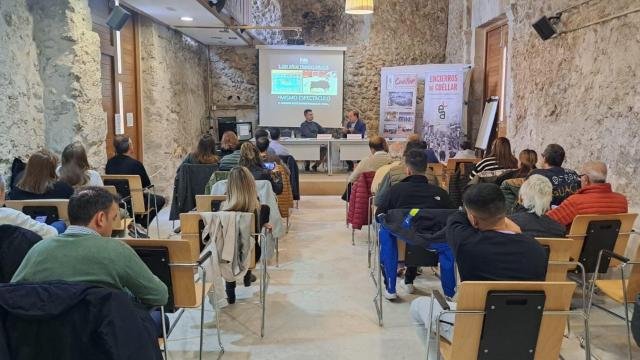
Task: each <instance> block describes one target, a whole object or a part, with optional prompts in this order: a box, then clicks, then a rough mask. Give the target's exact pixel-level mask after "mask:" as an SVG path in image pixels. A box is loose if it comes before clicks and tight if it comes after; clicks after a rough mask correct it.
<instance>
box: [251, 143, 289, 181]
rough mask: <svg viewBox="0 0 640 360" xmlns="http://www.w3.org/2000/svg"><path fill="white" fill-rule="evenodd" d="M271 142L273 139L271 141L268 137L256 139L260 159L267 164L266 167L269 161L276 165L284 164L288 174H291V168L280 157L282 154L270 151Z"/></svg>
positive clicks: (283, 166)
mask: <svg viewBox="0 0 640 360" xmlns="http://www.w3.org/2000/svg"><path fill="white" fill-rule="evenodd" d="M270 144H271V141H269V138H268V137H261V138H258V139H256V148H257V149H258V151H259V152H260V159H261V160H262V162H263V163H264V164H265V167H266V166H267V164H268V163H274V164H275V165H276V166H277V165H280V166H282V169H284V171H286V172H287V174H289V175H290V174H291V172H290V171H289V168H288V167H287V166H286V165H285V164H283V163H282V159H280V156H278V155H274V154H272V153H269V149H270V147H269V146H270Z"/></svg>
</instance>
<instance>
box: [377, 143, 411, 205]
mask: <svg viewBox="0 0 640 360" xmlns="http://www.w3.org/2000/svg"><path fill="white" fill-rule="evenodd" d="M406 146H407V143H405V142H398V141H397V142H393V143H391V145H389V158H391V160H392V161H393V162H392V163H390V164H387V165H383V166H381V167H380V168H379V169H378V170H376V176H374V177H373V181H372V182H371V193H372V194H375V193H377V192H378V189H379V188H380V183H381V182H382V179H383V178H384V176H385V175H387V174H388V173H389V170H391V168H392V167H394V166H399V165H403V164H404V161H403V160H402V155H403V154H404V149H405V147H406Z"/></svg>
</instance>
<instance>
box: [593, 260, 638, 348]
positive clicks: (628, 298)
mask: <svg viewBox="0 0 640 360" xmlns="http://www.w3.org/2000/svg"><path fill="white" fill-rule="evenodd" d="M603 257H604V258H609V259H610V258H613V259H615V260H617V261H619V262H620V266H619V267H618V268H619V270H620V279H619V280H615V279H610V280H598V273H599V272H598V271H596V272H594V273H593V278H592V281H591V289H590V294H589V307H588V309H589V315H591V306H592V305H594V306H596V307H598V308H600V309H602V310H604V311H606V312H607V313H609V314H611V315H613V316H615V317H617V318H619V319H621V320H624V321H625V325H626V329H627V351H628V354H629V359H631V357H632V350H631V328H630V326H631V322H630V318H629V303H631V304H634V303H635V301H636V296H638V293H640V247H638V249H637V250H636V254H635V257H634V259H635V260H631V259H629V258H627V257H625V256H623V255H620V254H617V253H615V252H612V251H609V250H601V251H600V253H599V254H598V262H597V265H596V269H598V268H599V265H600V263H601V261H602V259H603ZM628 265H632V266H633V267H632V269H631V275H630V276H629V278H628V279H625V269H626V267H627V266H628ZM595 288H598V289H600V292H601V293H602V294H603V295H604V296H606V297H608V298H610V299H612V300H613V301H615V302H617V303H619V304H623V305H624V317H622V316H620V315H618V314H617V313H615V312H613V311H611V310H609V309H607V308H605V307H603V306H600V305H596V304H593V295H594V292H595Z"/></svg>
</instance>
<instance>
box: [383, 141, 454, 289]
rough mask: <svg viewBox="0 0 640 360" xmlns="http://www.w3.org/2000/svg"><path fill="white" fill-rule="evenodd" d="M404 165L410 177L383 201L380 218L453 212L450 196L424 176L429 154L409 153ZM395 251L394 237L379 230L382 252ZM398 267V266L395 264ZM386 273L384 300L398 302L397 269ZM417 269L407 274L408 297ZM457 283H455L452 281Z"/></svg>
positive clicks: (417, 150)
mask: <svg viewBox="0 0 640 360" xmlns="http://www.w3.org/2000/svg"><path fill="white" fill-rule="evenodd" d="M404 161H405V164H406V172H407V177H406V178H405V179H404V180H402V181H400V182H399V183H397V184H395V185H393V186H392V187H391V189H389V191H387V192H386V193H385V194H384V196H383V198H382V199H381V200H380V203H379V205H378V209H377V210H376V215H377V214H384V213H386V212H387V210H391V209H413V208H417V209H450V208H451V201H450V200H449V194H447V192H446V191H444V189H442V188H440V187H439V186H437V185H431V184H429V182H428V181H427V177H426V176H424V173H425V171H426V170H427V154H426V153H425V152H424V151H422V150H419V149H413V150H409V151H408V152H407V154H406V155H405V160H404ZM391 246H393V247H395V246H396V241H395V235H394V234H392V233H391V232H390V231H388V230H386V229H385V228H384V227H381V229H380V249H381V253H385V254H386V253H390V252H388V251H386V249H387V248H388V247H391ZM380 257H381V262H382V263H383V264H385V263H390V262H387V261H385V258H384V256H382V255H381V256H380ZM393 263H394V264H395V262H393ZM383 267H384V273H385V284H386V287H387V289H386V290H385V294H384V296H385V298H387V299H388V300H393V299H396V298H397V297H398V296H397V295H396V289H395V277H396V268H391V266H383ZM417 270H418V269H417V268H416V267H408V268H407V271H406V272H405V277H404V283H405V288H406V290H407V292H408V293H410V294H411V293H413V292H414V290H415V289H414V287H413V281H414V279H415V278H416V276H417ZM453 283H455V279H454V281H453Z"/></svg>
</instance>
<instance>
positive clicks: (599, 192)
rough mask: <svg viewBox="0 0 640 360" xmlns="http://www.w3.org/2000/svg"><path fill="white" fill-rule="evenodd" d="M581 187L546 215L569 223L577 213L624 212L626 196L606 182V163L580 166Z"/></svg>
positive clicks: (595, 162)
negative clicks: (615, 190) (612, 188)
mask: <svg viewBox="0 0 640 360" xmlns="http://www.w3.org/2000/svg"><path fill="white" fill-rule="evenodd" d="M578 176H579V177H580V183H581V185H582V187H581V189H580V190H578V192H576V193H575V194H573V195H571V196H569V197H568V198H567V199H565V200H564V201H563V202H562V204H560V206H558V207H557V208H555V209H553V210H551V211H549V212H548V213H547V215H548V216H549V217H550V218H552V219H553V220H555V221H557V222H559V223H561V224H563V225H569V224H571V223H572V222H573V219H574V218H575V217H576V216H578V215H606V214H620V213H626V212H627V211H628V210H629V207H628V203H627V198H626V197H625V196H624V195H622V194H619V193H616V192H613V191H612V190H611V184H609V183H607V165H606V164H605V163H603V162H602V161H589V162H587V163H586V164H584V165H583V166H582V171H581V172H580V174H579V175H578Z"/></svg>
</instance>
